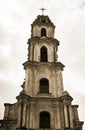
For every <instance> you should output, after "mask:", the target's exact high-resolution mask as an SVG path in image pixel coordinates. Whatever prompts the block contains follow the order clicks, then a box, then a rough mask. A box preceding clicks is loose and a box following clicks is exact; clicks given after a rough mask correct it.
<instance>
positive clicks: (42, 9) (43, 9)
mask: <svg viewBox="0 0 85 130" xmlns="http://www.w3.org/2000/svg"><path fill="white" fill-rule="evenodd" d="M40 10H41V11H42V15H44V11H45V10H46V9H45V8H43V7H42V8H41V9H40Z"/></svg>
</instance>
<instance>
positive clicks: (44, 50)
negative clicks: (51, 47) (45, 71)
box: [40, 46, 47, 62]
mask: <svg viewBox="0 0 85 130" xmlns="http://www.w3.org/2000/svg"><path fill="white" fill-rule="evenodd" d="M40 53H41V54H40V56H41V57H40V60H41V61H44V62H46V61H47V48H46V47H45V46H43V47H42V48H41V50H40Z"/></svg>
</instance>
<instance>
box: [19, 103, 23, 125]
mask: <svg viewBox="0 0 85 130" xmlns="http://www.w3.org/2000/svg"><path fill="white" fill-rule="evenodd" d="M18 105H19V107H18V127H21V111H22V110H21V109H22V108H21V103H19V104H18Z"/></svg>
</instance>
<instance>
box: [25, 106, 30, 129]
mask: <svg viewBox="0 0 85 130" xmlns="http://www.w3.org/2000/svg"><path fill="white" fill-rule="evenodd" d="M29 110H30V104H27V109H26V127H27V128H29V118H30V112H29Z"/></svg>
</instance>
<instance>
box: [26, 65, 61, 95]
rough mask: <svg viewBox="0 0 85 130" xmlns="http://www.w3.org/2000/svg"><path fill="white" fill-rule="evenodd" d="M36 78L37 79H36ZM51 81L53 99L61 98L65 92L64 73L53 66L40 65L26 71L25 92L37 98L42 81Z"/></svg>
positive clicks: (50, 87) (50, 89)
mask: <svg viewBox="0 0 85 130" xmlns="http://www.w3.org/2000/svg"><path fill="white" fill-rule="evenodd" d="M35 77H36V78H35ZM42 78H47V79H48V80H49V93H51V95H52V97H60V96H61V95H62V92H63V80H62V72H61V70H60V69H56V67H54V66H53V65H52V64H45V63H42V64H41V63H39V64H36V63H35V65H34V64H33V66H32V67H31V66H30V65H29V66H28V68H27V69H26V82H25V88H24V89H25V92H26V94H27V95H30V96H33V97H34V96H37V95H38V93H40V89H39V87H40V86H39V83H40V79H42Z"/></svg>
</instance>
